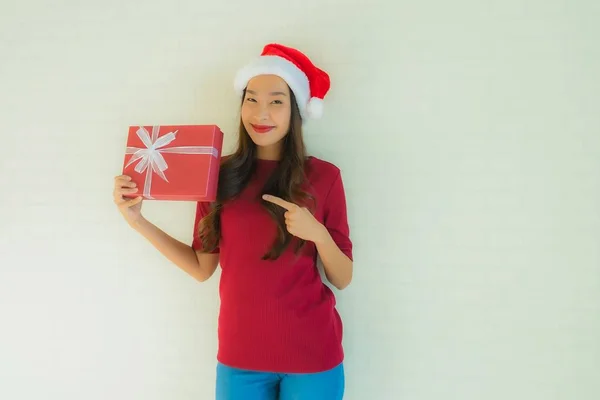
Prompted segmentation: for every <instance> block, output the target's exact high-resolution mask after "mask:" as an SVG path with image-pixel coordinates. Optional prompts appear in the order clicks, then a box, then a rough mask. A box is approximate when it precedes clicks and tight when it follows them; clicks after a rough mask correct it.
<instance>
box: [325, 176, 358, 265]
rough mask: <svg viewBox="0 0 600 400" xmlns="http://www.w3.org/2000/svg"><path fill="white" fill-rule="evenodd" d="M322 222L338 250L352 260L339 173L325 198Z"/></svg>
mask: <svg viewBox="0 0 600 400" xmlns="http://www.w3.org/2000/svg"><path fill="white" fill-rule="evenodd" d="M323 221H324V224H323V225H325V227H326V228H327V230H328V231H329V234H330V235H331V237H332V238H333V241H334V242H335V243H336V244H337V246H338V247H339V248H340V250H341V251H342V252H343V253H344V254H345V255H346V256H348V258H350V259H351V260H353V255H352V241H351V240H350V227H349V225H348V214H347V209H346V193H345V190H344V183H343V181H342V176H341V173H340V171H338V173H337V174H336V176H335V178H334V180H333V183H332V184H331V188H330V190H329V194H328V195H327V197H326V200H325V204H324V212H323Z"/></svg>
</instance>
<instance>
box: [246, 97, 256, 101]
mask: <svg viewBox="0 0 600 400" xmlns="http://www.w3.org/2000/svg"><path fill="white" fill-rule="evenodd" d="M246 101H255V100H254V99H253V98H252V97H247V98H246Z"/></svg>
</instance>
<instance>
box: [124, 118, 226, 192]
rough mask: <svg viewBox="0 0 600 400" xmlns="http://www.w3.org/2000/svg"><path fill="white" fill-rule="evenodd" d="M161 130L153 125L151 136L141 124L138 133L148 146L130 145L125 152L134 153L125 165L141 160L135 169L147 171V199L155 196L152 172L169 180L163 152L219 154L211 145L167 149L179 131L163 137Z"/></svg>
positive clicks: (141, 171) (214, 155)
mask: <svg viewBox="0 0 600 400" xmlns="http://www.w3.org/2000/svg"><path fill="white" fill-rule="evenodd" d="M159 130H160V126H153V127H152V138H151V137H150V134H149V133H148V131H147V130H146V129H145V128H144V127H143V126H140V128H139V129H138V130H137V132H136V133H137V135H138V137H139V138H140V139H141V140H142V142H143V143H144V145H145V146H146V147H144V148H140V147H129V146H128V147H127V149H126V150H125V154H133V156H132V157H131V159H130V160H129V162H128V163H127V165H126V166H125V167H128V166H130V165H131V164H133V163H134V162H136V161H138V160H140V162H139V163H138V164H137V165H136V166H135V168H134V170H135V171H136V172H137V173H139V174H142V173H143V172H144V171H146V179H145V181H144V191H143V196H144V197H145V198H147V199H153V197H152V196H151V195H150V190H151V188H152V175H153V173H152V172H156V174H158V176H160V177H161V178H162V179H164V180H165V181H166V182H169V180H168V179H167V176H166V175H165V170H166V169H167V168H168V167H169V166H168V165H167V162H166V161H165V158H164V157H163V156H162V154H161V153H175V154H210V155H212V156H213V157H215V158H217V157H218V156H219V151H218V150H217V149H216V148H215V147H210V146H179V147H168V148H166V149H165V148H164V147H165V146H166V145H168V144H169V143H171V142H172V141H173V140H175V138H176V134H177V131H175V132H169V133H166V134H164V135H163V136H161V137H158V132H159Z"/></svg>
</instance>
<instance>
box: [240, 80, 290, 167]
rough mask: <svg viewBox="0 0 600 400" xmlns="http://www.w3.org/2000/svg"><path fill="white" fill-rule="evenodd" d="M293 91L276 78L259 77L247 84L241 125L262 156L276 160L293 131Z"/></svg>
mask: <svg viewBox="0 0 600 400" xmlns="http://www.w3.org/2000/svg"><path fill="white" fill-rule="evenodd" d="M291 113H292V107H291V98H290V89H289V87H288V85H287V83H286V82H285V81H284V80H283V79H281V78H280V77H278V76H276V75H258V76H256V77H254V78H252V79H251V80H250V81H249V82H248V86H247V87H246V95H245V97H244V100H243V102H242V112H241V114H242V122H243V124H244V127H245V128H246V131H247V132H248V134H249V135H250V138H251V139H252V141H253V142H254V143H255V144H256V145H257V146H259V155H260V153H264V154H269V155H270V156H276V155H278V153H279V149H280V146H281V140H282V139H283V138H284V137H285V135H287V133H288V131H289V128H290V117H291Z"/></svg>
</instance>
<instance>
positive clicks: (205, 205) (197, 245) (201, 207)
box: [192, 201, 220, 254]
mask: <svg viewBox="0 0 600 400" xmlns="http://www.w3.org/2000/svg"><path fill="white" fill-rule="evenodd" d="M210 204H211V203H209V202H206V201H199V202H197V204H196V218H195V221H194V234H193V240H192V248H193V249H194V250H195V251H201V250H202V241H201V240H200V236H199V232H198V228H199V227H200V220H202V218H204V217H205V216H206V215H208V213H209V212H210ZM219 252H220V249H219V246H217V247H215V249H214V250H213V251H211V252H210V253H212V254H215V253H219Z"/></svg>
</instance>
